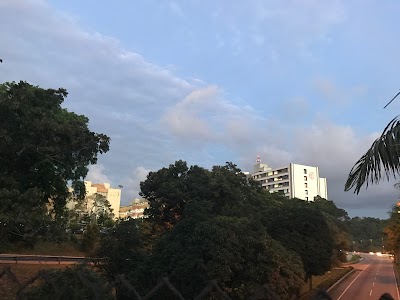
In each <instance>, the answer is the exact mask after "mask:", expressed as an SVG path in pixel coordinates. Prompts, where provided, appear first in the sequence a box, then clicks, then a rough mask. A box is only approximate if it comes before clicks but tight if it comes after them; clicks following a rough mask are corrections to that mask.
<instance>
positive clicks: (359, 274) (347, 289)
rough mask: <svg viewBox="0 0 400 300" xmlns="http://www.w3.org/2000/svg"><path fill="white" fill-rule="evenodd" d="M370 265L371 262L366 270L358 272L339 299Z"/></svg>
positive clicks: (338, 299)
mask: <svg viewBox="0 0 400 300" xmlns="http://www.w3.org/2000/svg"><path fill="white" fill-rule="evenodd" d="M369 266H370V264H369V265H368V266H367V267H366V268H365V269H364V270H362V271H361V272H360V274H358V275H357V277H356V278H354V279H353V281H352V282H350V284H349V285H348V286H347V288H346V289H345V290H344V291H343V293H342V294H341V295H340V296H339V298H337V300H340V299H341V298H342V297H343V295H344V294H345V293H346V292H347V290H348V289H349V288H350V287H351V285H352V284H353V283H354V281H356V280H357V278H358V277H360V275H361V274H362V273H363V272H364V271H365V270H366V269H368V268H369ZM393 272H394V271H393Z"/></svg>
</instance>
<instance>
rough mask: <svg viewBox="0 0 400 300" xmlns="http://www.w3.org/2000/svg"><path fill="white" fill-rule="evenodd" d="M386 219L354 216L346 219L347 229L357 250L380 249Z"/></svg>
mask: <svg viewBox="0 0 400 300" xmlns="http://www.w3.org/2000/svg"><path fill="white" fill-rule="evenodd" d="M387 223H388V221H387V220H381V219H378V218H371V217H365V218H360V217H354V218H351V219H350V220H349V221H348V226H347V228H348V231H349V234H350V236H351V239H352V241H354V243H353V249H352V250H357V251H363V252H369V251H375V252H376V251H382V246H383V239H384V228H385V227H386V225H387Z"/></svg>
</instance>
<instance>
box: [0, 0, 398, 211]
mask: <svg viewBox="0 0 400 300" xmlns="http://www.w3.org/2000/svg"><path fill="white" fill-rule="evenodd" d="M399 13H400V3H399V2H398V1H394V0H393V1H390V0H388V1H385V2H378V1H373V0H363V1H351V0H348V1H339V0H337V1H319V0H298V1H294V0H292V1H289V0H288V1H278V0H275V1H261V0H260V1H256V0H248V1H223V0H221V1H203V0H202V1H200V0H192V1H161V0H159V1H156V0H147V1H144V0H143V1H122V0H116V1H112V2H111V1H94V0H90V1H89V0H88V1H58V0H49V1H44V0H21V1H14V0H3V1H1V2H0V25H1V26H0V37H1V39H2V43H0V56H1V57H2V58H3V60H4V63H3V64H2V65H1V69H0V80H1V81H2V82H4V81H11V80H26V81H28V82H30V83H32V84H37V85H40V86H42V87H52V88H55V87H64V88H66V89H67V90H68V91H69V97H68V98H67V100H66V102H65V106H66V107H67V108H68V109H70V110H73V111H75V112H77V113H80V114H85V115H87V116H88V117H89V118H90V124H91V127H92V128H93V130H95V131H99V132H103V133H105V134H107V135H109V136H110V137H111V139H112V142H111V151H110V152H109V153H107V154H105V155H103V156H102V157H101V158H100V159H99V164H98V165H96V166H93V167H92V168H91V171H90V174H89V178H90V179H93V180H95V181H109V182H111V183H112V184H113V185H114V186H116V185H119V184H122V185H123V186H124V189H123V203H128V202H129V201H130V200H131V199H132V198H134V197H137V193H138V190H139V186H138V184H139V182H140V181H141V180H143V179H144V178H145V176H146V174H147V173H148V171H149V170H158V169H159V168H161V167H163V166H167V165H168V164H170V163H173V162H174V161H175V160H177V159H184V160H187V161H188V163H189V164H199V165H201V166H204V167H207V168H209V167H211V166H212V165H216V164H224V163H225V162H226V161H233V162H235V163H236V164H238V165H239V167H241V168H242V169H243V170H251V169H252V165H253V164H254V162H255V159H256V157H257V155H260V156H261V159H262V161H263V162H265V163H268V164H269V165H270V166H272V167H280V166H283V165H286V164H288V163H290V162H295V163H302V164H310V165H315V166H319V167H320V173H321V175H322V176H325V177H327V179H328V190H329V197H330V198H331V199H332V200H334V201H335V202H336V203H337V205H338V206H340V207H342V208H345V209H346V210H347V211H348V212H349V213H350V215H351V216H355V215H359V216H376V217H386V216H387V214H386V212H387V211H388V210H389V209H390V207H391V205H392V204H393V203H395V202H396V201H397V198H398V195H397V192H396V191H395V190H394V189H393V188H392V183H382V184H380V185H379V186H374V187H372V188H369V189H368V190H362V191H361V193H360V195H358V196H355V195H353V194H352V193H349V192H348V193H345V192H343V186H344V182H345V180H346V176H347V174H348V172H349V171H350V169H351V167H352V165H353V164H354V163H355V162H356V161H357V159H358V158H359V157H360V156H361V155H362V154H363V153H364V152H365V151H366V150H367V149H368V148H369V146H370V144H371V143H372V141H373V140H374V139H375V138H376V137H377V136H378V134H379V133H380V132H381V131H382V129H383V128H384V126H385V125H386V124H387V123H388V122H389V120H391V119H392V118H393V117H394V116H395V115H397V113H398V111H399V108H400V101H396V102H394V103H393V104H392V105H391V106H390V107H389V108H388V109H385V110H383V109H382V108H383V106H384V105H385V104H386V103H387V102H388V101H389V100H390V99H391V97H392V96H393V95H394V94H396V93H397V91H398V90H399V85H398V80H397V79H398V78H399V72H400V62H399V60H398V49H399V46H400V41H399V40H398V36H399V33H400V27H399V26H398V24H397V22H396V20H397V17H398V15H399Z"/></svg>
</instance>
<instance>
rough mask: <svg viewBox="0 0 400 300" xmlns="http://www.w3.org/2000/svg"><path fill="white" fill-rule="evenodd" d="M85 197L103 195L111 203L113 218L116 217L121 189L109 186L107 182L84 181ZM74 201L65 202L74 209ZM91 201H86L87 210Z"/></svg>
mask: <svg viewBox="0 0 400 300" xmlns="http://www.w3.org/2000/svg"><path fill="white" fill-rule="evenodd" d="M85 189H86V197H91V196H94V195H96V194H98V195H101V196H104V197H105V198H106V199H107V200H108V202H109V203H110V205H111V208H112V212H113V214H114V219H118V216H119V207H120V205H121V189H117V188H111V186H110V184H109V183H92V182H91V181H85ZM75 205H76V203H75V202H74V201H69V202H67V208H68V209H74V208H75ZM90 206H91V201H88V207H87V208H86V209H87V210H88V211H90V210H91V209H92V207H90Z"/></svg>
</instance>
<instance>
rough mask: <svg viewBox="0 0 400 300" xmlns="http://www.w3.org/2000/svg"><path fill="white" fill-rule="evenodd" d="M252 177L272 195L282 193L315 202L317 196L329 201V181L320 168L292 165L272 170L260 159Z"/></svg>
mask: <svg viewBox="0 0 400 300" xmlns="http://www.w3.org/2000/svg"><path fill="white" fill-rule="evenodd" d="M250 176H251V178H253V179H254V180H257V181H260V182H261V184H262V186H263V187H264V188H265V189H266V190H268V191H270V192H271V193H276V192H280V193H282V194H284V195H285V196H286V197H288V198H299V199H303V200H306V201H313V200H314V197H316V196H320V197H322V198H325V199H328V187H327V181H326V178H322V177H320V175H319V168H318V167H312V166H306V165H299V164H294V163H290V164H289V166H285V167H282V168H270V167H268V165H267V164H262V163H261V160H260V158H258V159H257V162H256V164H255V165H254V170H253V173H252V174H251V175H250Z"/></svg>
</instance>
